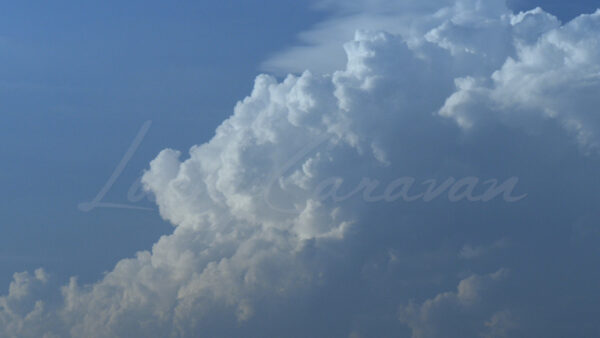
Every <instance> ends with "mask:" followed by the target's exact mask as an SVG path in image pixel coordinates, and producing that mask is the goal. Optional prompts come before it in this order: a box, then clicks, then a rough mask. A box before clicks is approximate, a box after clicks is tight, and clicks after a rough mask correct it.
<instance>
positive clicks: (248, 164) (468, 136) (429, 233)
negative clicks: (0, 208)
mask: <svg viewBox="0 0 600 338" xmlns="http://www.w3.org/2000/svg"><path fill="white" fill-rule="evenodd" d="M397 3H398V2H391V1H363V2H354V3H353V5H352V6H350V5H346V4H345V2H338V1H329V2H323V3H322V6H338V7H339V8H338V10H340V11H347V13H350V14H352V13H362V14H360V15H359V14H356V15H350V16H346V17H345V19H340V20H343V22H337V23H335V25H334V24H331V22H329V23H328V24H327V26H321V27H317V29H316V30H314V31H311V32H309V33H307V35H306V36H305V37H306V39H307V41H310V42H311V43H314V44H313V45H312V46H310V47H306V48H305V47H298V48H297V49H294V50H292V51H291V52H290V53H289V54H282V55H280V56H278V57H276V58H274V59H272V60H270V61H268V62H267V63H266V65H268V66H269V67H270V68H271V69H275V68H278V67H279V68H280V69H285V70H286V71H289V70H292V71H296V69H295V68H294V67H296V66H298V65H302V66H304V64H303V63H302V62H300V63H299V62H298V59H302V60H303V62H305V63H306V66H307V67H306V68H313V71H312V72H310V71H305V72H302V73H301V75H296V76H294V75H289V76H287V77H286V78H285V79H284V80H283V81H282V82H278V81H277V80H276V79H275V78H274V77H272V76H268V75H260V76H259V77H257V79H256V81H255V84H254V89H253V91H252V93H251V94H250V95H249V96H248V97H246V98H245V99H243V100H242V101H240V102H239V103H238V104H237V105H236V107H235V109H234V113H233V115H232V116H231V117H230V118H229V119H227V120H226V121H224V122H223V123H222V124H221V126H220V127H219V128H218V129H217V131H216V134H215V136H214V137H213V138H212V139H211V140H210V141H209V142H208V143H205V144H202V145H198V146H194V147H192V148H191V150H190V152H189V154H188V155H182V154H181V153H180V152H179V151H176V150H171V149H166V150H163V151H162V152H161V153H160V154H159V155H158V156H157V157H156V158H155V159H154V160H153V161H152V162H151V163H150V168H149V169H148V170H147V172H146V173H145V175H144V177H143V183H144V185H145V187H146V189H147V190H148V191H150V192H152V193H153V194H154V195H155V196H156V202H157V204H158V206H159V208H160V213H161V215H162V217H164V218H165V219H166V220H168V221H169V222H171V223H172V224H173V225H174V231H173V234H171V235H168V236H163V237H162V238H161V239H160V240H159V241H158V242H157V243H156V244H155V245H154V246H153V248H152V250H151V251H144V252H140V253H138V254H137V256H136V257H134V258H130V259H124V260H122V261H120V262H119V263H118V264H117V265H116V267H115V268H114V270H113V271H111V272H109V273H107V274H106V275H105V276H104V278H102V279H101V280H99V281H97V282H96V283H93V284H91V285H79V284H78V283H77V280H76V279H75V278H73V279H72V280H71V282H70V283H69V284H68V285H64V286H57V285H55V284H54V283H53V281H52V277H51V275H50V276H48V274H47V273H46V272H44V271H42V270H37V271H35V272H34V273H18V274H15V277H14V281H13V282H12V284H11V286H10V289H9V291H8V294H7V295H6V296H4V297H0V336H7V337H47V338H49V337H66V336H73V337H241V336H250V337H256V336H260V337H398V336H405V337H415V338H417V337H419V338H421V337H565V336H570V337H591V336H594V335H595V334H597V332H598V331H599V330H600V324H598V321H597V318H596V316H595V315H594V313H595V312H594V311H595V310H596V308H597V304H598V303H599V302H600V292H599V291H600V290H599V289H598V288H599V287H598V285H600V283H599V282H600V270H599V269H598V266H599V265H598V264H599V263H600V249H598V248H599V247H600V246H599V245H598V244H600V231H599V230H598V224H599V221H600V214H599V213H598V212H597V206H598V202H600V199H599V198H598V191H599V188H600V180H598V170H599V169H600V161H599V157H598V147H599V146H600V138H599V137H600V134H599V132H600V118H599V116H600V115H599V112H598V107H600V96H599V95H598V93H600V11H597V12H596V13H594V14H589V15H582V16H580V17H577V18H576V19H574V20H573V21H571V22H569V23H566V24H564V25H562V24H561V23H560V22H559V21H558V20H557V19H556V18H555V17H554V16H552V15H550V14H548V13H546V12H544V11H542V10H541V9H534V10H531V11H528V12H525V13H512V12H511V11H510V10H508V9H507V8H506V7H505V5H504V2H503V1H499V0H492V1H475V0H460V1H437V2H435V1H428V2H424V1H403V2H401V4H397ZM340 6H341V7H340ZM363 28H366V30H364V29H363ZM356 29H358V31H357V32H356V33H353V34H354V38H353V39H352V40H351V41H349V42H347V43H346V44H345V45H344V46H343V47H344V49H343V50H342V49H341V46H339V45H337V44H331V41H333V40H335V39H337V35H336V37H335V38H334V37H332V35H328V34H334V33H335V32H336V30H352V31H354V30H356ZM334 35H335V34H334ZM315 46H316V47H315ZM338 51H345V54H346V57H347V63H346V66H345V67H344V66H343V65H339V64H338V63H339V61H340V59H339V58H338V57H337V56H336V55H337V54H338ZM342 60H343V59H342ZM310 64H314V65H315V67H310ZM332 67H341V68H339V69H341V70H334V69H335V68H332ZM297 70H298V71H299V70H300V69H297ZM321 72H325V74H323V73H321ZM449 178H453V179H455V180H460V179H461V178H468V179H467V180H463V181H462V182H465V184H464V185H463V186H461V187H459V188H461V190H458V188H456V189H457V190H456V191H455V192H454V194H456V195H460V196H462V198H459V200H456V199H455V200H454V201H452V200H451V199H448V198H438V199H432V200H429V201H426V200H424V199H423V198H419V199H415V200H413V201H411V200H410V198H397V199H394V200H392V199H387V200H386V199H385V198H376V197H377V196H382V195H383V194H384V190H385V189H390V191H391V190H392V188H390V186H392V187H393V188H395V190H394V191H395V192H399V193H402V194H403V195H402V196H403V197H407V196H412V195H414V194H417V193H419V192H422V191H424V190H426V188H427V187H433V188H435V187H440V186H441V187H442V188H444V187H443V183H444V182H445V181H446V180H448V179H449ZM511 178H514V180H513V181H510V179H511ZM507 180H508V182H513V183H514V184H513V186H512V191H509V192H507V195H502V194H499V195H498V196H497V197H496V198H493V199H492V198H490V199H489V200H485V199H483V200H482V199H481V198H480V199H476V198H470V197H473V196H480V195H481V194H483V193H484V192H485V191H486V189H488V188H489V187H490V186H496V187H499V186H500V185H501V184H502V182H507ZM394 182H395V183H394ZM466 182H470V183H469V184H467V183H466ZM504 187H506V186H504ZM442 188H440V189H442ZM332 189H333V190H335V193H336V194H338V195H334V194H332V193H331V192H332ZM402 189H405V190H402ZM445 189H446V191H447V190H448V189H450V187H449V186H447V187H445ZM350 193H354V194H353V195H351V197H349V198H346V199H344V198H338V199H336V198H335V196H338V197H339V196H341V195H343V194H350ZM398 196H400V195H398ZM503 196H505V197H504V198H503ZM506 196H513V197H515V196H521V198H515V199H513V200H511V199H510V198H506ZM469 199H471V200H469ZM575 314H576V315H575Z"/></svg>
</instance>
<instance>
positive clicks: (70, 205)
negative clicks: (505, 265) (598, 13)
mask: <svg viewBox="0 0 600 338" xmlns="http://www.w3.org/2000/svg"><path fill="white" fill-rule="evenodd" d="M374 3H376V1H375V2H374ZM508 4H509V7H510V8H511V9H513V10H515V11H519V10H528V9H531V8H533V7H536V6H542V7H543V8H544V9H545V10H546V11H547V12H549V13H552V14H554V15H556V16H557V17H558V18H559V19H560V20H561V21H563V22H567V21H568V20H570V19H572V18H573V17H575V16H577V15H578V14H581V13H591V12H593V11H594V10H595V8H596V7H597V6H598V4H597V2H594V1H570V2H565V1H554V0H546V1H533V0H510V1H509V2H508ZM0 13H2V20H0V51H1V52H0V64H2V67H0V144H1V146H0V157H1V158H2V159H3V161H2V162H1V163H2V164H1V166H0V187H2V189H3V199H2V203H1V204H0V215H2V222H1V227H0V287H2V290H7V288H8V286H9V283H10V282H11V280H13V273H15V272H20V271H33V270H34V269H36V268H40V267H42V268H44V269H45V270H46V271H48V272H50V273H51V275H52V276H53V278H55V279H56V280H57V281H59V283H60V284H64V283H66V282H67V281H68V279H69V277H71V276H78V277H79V280H80V282H81V283H82V284H85V283H92V282H95V281H97V280H99V279H100V278H101V277H102V275H103V273H105V272H106V271H111V270H112V269H113V267H114V265H115V264H116V263H117V262H118V261H120V260H121V259H123V258H127V257H133V256H134V254H135V253H136V252H138V251H140V250H150V249H151V248H152V245H153V244H154V243H156V242H157V240H158V239H159V237H160V236H162V235H167V234H171V233H172V232H173V226H172V225H171V224H169V222H167V221H165V220H163V219H162V218H161V217H160V215H159V213H158V211H157V207H156V205H155V204H154V203H153V202H151V201H147V200H144V201H141V202H135V203H134V204H135V205H136V206H140V207H145V208H150V209H152V210H132V209H115V208H106V209H102V208H98V209H94V210H91V211H89V212H83V211H81V210H80V209H78V204H79V203H81V202H86V201H90V200H91V199H93V198H94V196H96V194H97V193H98V191H99V190H100V189H101V188H102V187H103V186H104V184H105V183H106V181H107V180H108V178H109V176H110V175H111V173H112V172H113V170H114V169H115V166H116V165H117V163H119V160H121V158H122V156H123V155H124V153H125V151H126V150H127V148H128V147H129V146H130V144H131V142H132V141H133V139H134V137H135V136H136V134H137V133H138V131H139V129H140V128H141V127H142V125H143V124H144V122H146V121H152V124H151V127H150V129H149V130H148V132H147V134H146V135H145V137H144V138H143V141H142V143H141V145H140V146H139V148H138V149H137V151H136V152H135V154H134V156H133V157H132V158H131V160H130V161H129V162H128V164H127V167H126V168H125V170H124V171H123V173H122V175H120V176H119V178H118V180H117V181H116V183H115V184H114V185H113V186H112V188H111V189H110V191H109V192H108V194H107V195H106V196H105V197H104V202H113V203H123V204H130V203H131V202H129V201H128V200H127V194H128V190H129V189H130V187H131V186H132V184H134V182H136V180H137V179H138V178H139V177H140V176H141V175H142V173H143V171H144V170H145V169H147V168H148V166H149V163H150V161H151V160H152V159H154V158H155V157H156V156H157V154H158V153H159V152H160V151H161V150H163V149H165V148H173V149H178V150H181V151H182V152H183V153H185V152H186V151H187V150H188V149H189V148H190V147H191V146H193V145H196V144H202V143H204V142H207V141H209V140H210V139H211V138H212V137H213V135H214V132H215V128H217V126H219V125H220V124H221V123H222V121H223V120H225V119H226V118H228V117H229V116H230V115H231V114H232V112H233V107H234V106H235V105H236V102H238V101H239V100H241V99H243V98H244V97H246V96H247V95H250V93H251V92H252V89H253V86H254V78H255V77H256V76H257V75H258V74H260V73H261V72H263V71H265V69H267V70H269V69H268V67H265V61H267V60H269V59H270V58H271V57H273V56H274V55H278V53H279V52H281V51H285V50H288V48H290V47H293V46H297V45H302V39H301V38H299V37H298V34H299V33H301V32H305V31H310V30H311V29H312V28H314V27H315V25H317V24H318V23H321V22H329V21H328V20H334V19H335V18H337V17H340V16H343V15H344V13H343V11H341V12H336V10H335V9H331V8H329V9H325V10H317V9H315V8H314V7H313V6H312V3H306V2H294V1H275V0H268V1H263V2H260V5H258V4H257V3H252V2H248V1H231V2H192V1H181V2H177V3H169V2H162V1H129V2H126V3H124V2H120V1H104V2H75V1H55V2H51V3H50V2H41V1H19V2H3V3H1V4H0ZM339 48H340V49H341V46H339ZM277 75H278V78H279V79H281V74H277ZM183 157H186V156H183ZM574 163H578V164H580V163H583V162H576V161H574ZM586 163H587V162H586ZM593 165H596V164H595V163H593V164H591V165H590V166H593ZM576 169H577V168H576ZM574 170H575V169H574ZM581 171H585V172H586V173H588V172H587V171H586V170H584V169H581ZM575 186H578V185H575ZM552 203H558V202H556V201H554V202H552ZM552 203H551V204H552ZM575 209H576V208H575V207H573V210H575ZM482 217H483V216H482ZM555 235H556V234H552V236H555ZM549 236H550V235H549ZM556 236H558V235H556ZM500 237H501V236H500ZM490 238H491V237H490ZM492 242H493V241H492ZM492 246H493V245H492ZM498 246H500V244H499V245H498ZM588 263H589V262H588ZM490 276H491V275H490ZM486 278H487V277H486ZM490 278H492V279H494V278H495V277H490ZM582 278H583V277H582ZM3 293H4V292H3ZM0 332H1V331H0Z"/></svg>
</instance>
